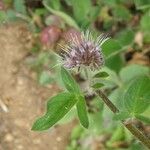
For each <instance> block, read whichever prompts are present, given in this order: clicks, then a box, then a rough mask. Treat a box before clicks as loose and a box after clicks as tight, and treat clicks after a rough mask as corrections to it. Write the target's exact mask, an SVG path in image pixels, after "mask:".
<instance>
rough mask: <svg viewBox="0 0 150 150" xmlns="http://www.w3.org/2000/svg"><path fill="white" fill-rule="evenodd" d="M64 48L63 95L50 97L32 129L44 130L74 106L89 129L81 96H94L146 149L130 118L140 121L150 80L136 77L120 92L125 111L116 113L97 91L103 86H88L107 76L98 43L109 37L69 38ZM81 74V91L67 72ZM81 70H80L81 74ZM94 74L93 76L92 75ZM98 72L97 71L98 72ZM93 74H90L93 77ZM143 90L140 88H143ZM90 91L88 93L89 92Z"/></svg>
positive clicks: (99, 91) (149, 145)
mask: <svg viewBox="0 0 150 150" xmlns="http://www.w3.org/2000/svg"><path fill="white" fill-rule="evenodd" d="M70 37H71V38H70V41H69V42H68V44H67V45H65V46H61V77H62V81H63V83H64V86H65V88H66V91H65V92H62V93H59V94H58V95H56V96H54V97H52V98H50V100H48V102H47V112H46V114H45V115H44V116H42V117H41V118H39V119H37V120H36V121H35V123H34V125H33V127H32V130H38V131H41V130H47V129H49V128H50V127H52V126H53V125H54V124H56V123H57V122H58V121H59V120H60V119H61V118H63V117H64V116H65V115H66V114H67V113H68V112H69V111H70V110H71V109H72V108H73V106H76V108H77V113H78V118H79V120H80V123H81V124H82V126H83V127H85V128H88V127H89V119H88V112H87V106H86V100H85V94H91V93H92V94H93V95H94V96H98V97H99V98H100V99H101V100H102V101H103V102H104V103H105V104H106V105H107V106H108V108H109V109H110V110H111V111H112V112H113V113H114V114H115V116H114V118H115V119H116V120H120V121H121V122H122V124H123V125H124V127H126V128H127V129H128V130H129V131H130V132H131V133H132V134H133V135H134V136H135V137H137V138H138V139H139V140H140V141H141V142H142V143H143V144H144V145H145V146H147V147H150V142H149V139H148V138H147V137H146V136H145V135H144V134H143V133H142V132H141V131H139V129H138V128H137V127H136V126H135V125H134V124H133V123H132V120H133V118H140V114H141V113H143V112H144V110H145V109H146V108H147V107H148V103H149V102H148V97H149V96H150V95H149V92H148V90H149V89H150V87H149V86H150V84H147V83H150V78H149V77H148V76H144V77H142V78H141V77H139V78H138V79H137V80H138V83H137V80H134V81H133V82H131V84H130V86H129V87H128V88H127V89H126V92H125V93H124V106H125V110H123V111H120V110H119V109H118V108H117V107H116V106H115V105H114V104H113V103H112V102H111V101H110V100H109V99H108V97H107V96H106V95H105V94H104V92H103V91H102V90H101V89H100V88H101V87H102V86H103V84H102V83H96V84H94V85H92V83H93V82H94V80H95V78H105V77H107V76H109V75H108V74H107V73H106V72H102V71H101V68H102V67H103V65H104V56H103V53H102V48H101V46H102V44H103V43H104V42H105V41H106V40H108V39H109V38H108V37H107V36H105V35H100V36H99V37H98V38H96V40H94V37H93V36H92V35H91V33H90V32H89V31H87V32H86V33H83V34H81V35H79V36H77V35H71V36H70ZM67 70H69V71H77V72H78V73H81V72H84V74H85V76H84V80H85V81H87V83H88V84H87V87H86V90H82V89H81V88H80V86H79V85H78V83H77V82H76V81H75V79H74V78H73V76H72V75H71V74H70V73H69V72H68V71H67ZM82 70H83V71H82ZM95 71H96V74H94V73H95ZM98 71H100V72H98ZM93 74H94V75H93ZM143 87H144V88H143ZM89 89H90V90H89Z"/></svg>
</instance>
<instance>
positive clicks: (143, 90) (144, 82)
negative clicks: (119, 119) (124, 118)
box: [124, 76, 150, 115]
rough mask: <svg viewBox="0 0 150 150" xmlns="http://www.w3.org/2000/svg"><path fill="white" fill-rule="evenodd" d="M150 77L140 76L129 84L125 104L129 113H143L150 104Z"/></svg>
mask: <svg viewBox="0 0 150 150" xmlns="http://www.w3.org/2000/svg"><path fill="white" fill-rule="evenodd" d="M149 91H150V78H149V77H148V76H140V77H137V78H136V79H134V80H133V82H131V84H129V86H128V88H127V90H126V92H125V94H124V106H125V108H126V109H127V111H128V112H129V113H131V114H132V115H137V114H141V113H143V112H144V111H145V110H146V109H147V108H148V107H149V106H150V101H149V100H150V92H149Z"/></svg>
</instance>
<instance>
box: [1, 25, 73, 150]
mask: <svg viewBox="0 0 150 150" xmlns="http://www.w3.org/2000/svg"><path fill="white" fill-rule="evenodd" d="M30 47H31V35H30V33H29V31H28V30H27V28H26V26H25V25H23V24H13V25H5V26H1V27H0V150H65V147H66V145H67V142H68V140H69V134H70V130H71V127H72V126H73V124H69V125H64V126H58V127H55V128H53V129H51V130H49V131H47V132H42V133H37V132H33V131H31V126H32V123H33V121H34V120H35V118H36V117H37V116H39V115H41V114H43V112H44V108H45V100H46V99H47V98H48V97H50V96H52V95H55V94H56V93H57V91H58V90H59V89H58V87H56V86H55V85H51V86H49V87H42V86H39V85H38V84H37V83H36V81H35V73H34V72H33V71H31V70H30V69H29V68H28V67H27V65H26V64H25V60H26V59H27V57H28V52H29V49H30Z"/></svg>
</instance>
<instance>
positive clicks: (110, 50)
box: [102, 39, 121, 57]
mask: <svg viewBox="0 0 150 150" xmlns="http://www.w3.org/2000/svg"><path fill="white" fill-rule="evenodd" d="M102 50H103V53H104V55H105V56H106V57H108V56H109V57H110V55H115V54H116V53H118V52H119V51H120V50H121V45H120V43H119V42H117V41H116V40H113V39H109V40H107V41H106V42H105V43H104V44H103V45H102Z"/></svg>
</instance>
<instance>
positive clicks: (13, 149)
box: [0, 0, 150, 150]
mask: <svg viewBox="0 0 150 150" xmlns="http://www.w3.org/2000/svg"><path fill="white" fill-rule="evenodd" d="M87 29H88V30H90V31H92V32H93V33H96V34H100V33H107V34H108V35H109V36H110V37H111V39H110V40H108V41H107V42H105V43H104V44H103V45H102V50H103V53H104V55H105V59H106V66H105V68H104V70H105V71H107V72H108V73H109V74H110V76H109V77H108V78H106V79H105V80H104V81H103V82H104V83H105V86H104V87H103V89H104V90H105V91H106V93H107V95H108V96H109V98H110V99H111V100H112V101H113V102H114V103H115V104H116V105H117V106H118V107H119V108H122V100H121V99H120V97H121V96H122V93H123V91H124V88H125V87H126V86H127V85H128V84H129V83H130V81H131V80H132V79H134V78H135V77H137V76H139V75H145V74H149V73H150V70H149V69H150V1H149V0H44V1H42V0H0V150H114V149H115V150H122V149H127V150H146V148H145V147H143V146H142V145H141V144H140V143H139V142H138V141H137V140H136V139H135V138H134V137H133V136H132V135H131V134H130V133H129V132H128V131H127V130H126V129H124V128H123V127H122V126H121V125H120V123H119V122H114V120H113V114H112V113H111V112H110V111H109V110H108V109H107V107H105V106H104V105H103V103H100V102H99V101H97V100H96V99H95V98H94V97H93V96H92V95H87V96H86V100H87V105H88V112H89V118H90V128H89V129H88V130H86V129H83V128H82V127H81V126H80V124H79V123H78V120H77V119H76V116H77V115H76V111H75V110H72V111H70V112H69V114H68V115H67V116H66V117H65V118H64V119H62V120H61V121H60V122H59V124H58V125H56V126H55V127H53V128H52V129H50V130H48V131H45V132H33V131H31V127H32V124H33V122H34V120H35V118H36V117H37V116H40V115H42V114H43V113H44V111H45V106H46V105H45V103H46V100H47V99H48V98H49V97H51V96H54V95H56V94H57V93H58V92H60V91H62V90H63V87H62V83H61V79H60V74H59V67H54V66H55V65H56V64H57V57H56V55H55V54H54V52H56V53H58V54H59V50H60V46H59V45H64V44H65V43H66V42H67V41H68V39H67V38H66V37H68V35H70V34H79V33H80V32H81V31H85V30H87ZM76 78H77V81H78V82H82V80H81V79H79V77H78V76H77V77H76ZM149 114H150V109H149V108H147V109H146V110H145V112H144V113H143V115H144V116H145V117H148V116H149ZM149 120H150V119H149ZM149 120H148V119H142V122H141V121H140V120H137V122H135V124H136V125H137V126H138V128H140V129H141V130H142V131H143V132H144V133H145V134H147V135H150V126H149V123H150V121H149Z"/></svg>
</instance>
